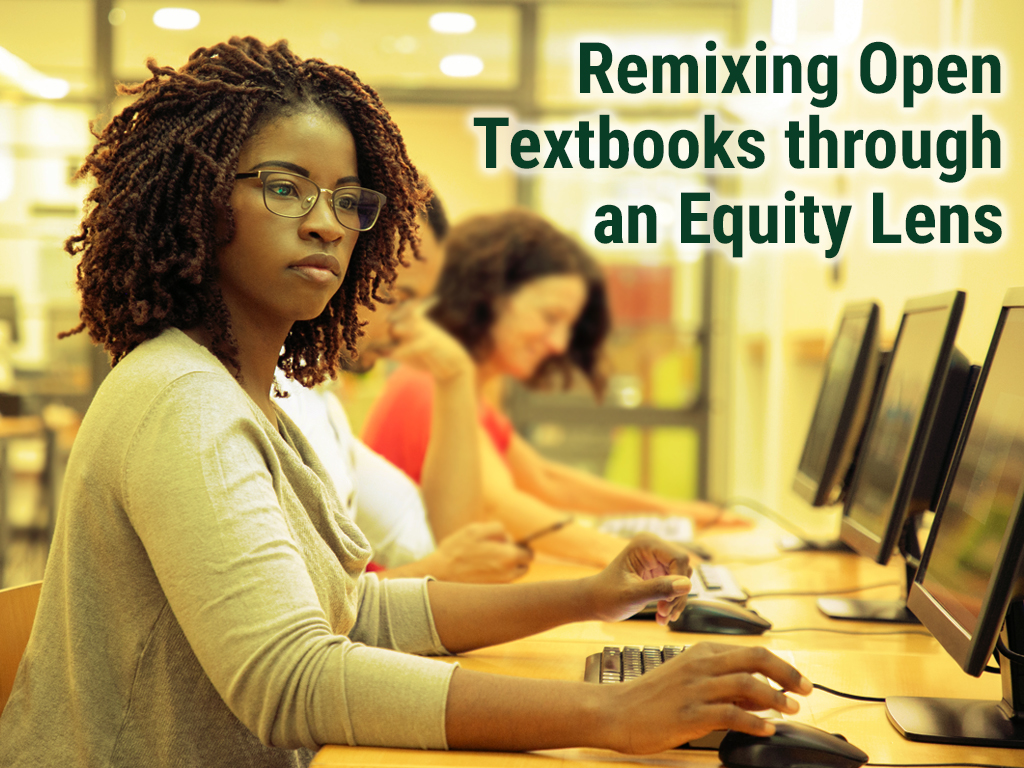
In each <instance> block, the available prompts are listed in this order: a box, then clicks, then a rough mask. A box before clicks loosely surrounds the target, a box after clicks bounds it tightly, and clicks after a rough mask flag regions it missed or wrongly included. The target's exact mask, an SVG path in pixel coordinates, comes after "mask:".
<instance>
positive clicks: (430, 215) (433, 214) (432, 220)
mask: <svg viewBox="0 0 1024 768" xmlns="http://www.w3.org/2000/svg"><path fill="white" fill-rule="evenodd" d="M426 219H427V224H429V225H430V229H431V231H432V232H433V233H434V237H436V238H437V242H439V243H440V242H443V241H444V239H445V238H446V237H447V236H448V214H447V213H445V210H444V205H442V204H441V198H440V197H438V196H437V194H436V193H434V192H432V193H431V195H430V199H429V200H428V201H427V215H426Z"/></svg>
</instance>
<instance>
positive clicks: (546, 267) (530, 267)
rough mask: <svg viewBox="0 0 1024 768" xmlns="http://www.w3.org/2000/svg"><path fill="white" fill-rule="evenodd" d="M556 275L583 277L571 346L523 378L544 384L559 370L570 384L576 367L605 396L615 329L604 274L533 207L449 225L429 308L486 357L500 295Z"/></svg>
mask: <svg viewBox="0 0 1024 768" xmlns="http://www.w3.org/2000/svg"><path fill="white" fill-rule="evenodd" d="M553 275H579V276H580V277H582V278H583V280H584V282H585V283H586V286H587V297H586V302H585V303H584V305H583V310H582V311H581V312H580V316H579V318H578V319H577V320H576V323H575V324H574V325H573V329H572V338H571V339H570V341H569V347H568V349H566V351H565V353H563V354H561V355H557V356H554V357H549V358H548V359H547V360H545V361H544V362H543V363H542V364H541V365H540V367H539V368H538V369H537V371H535V372H534V374H533V376H531V378H530V380H529V381H527V382H525V383H526V384H527V386H531V387H539V386H543V385H545V384H547V383H549V382H550V381H551V380H552V379H554V378H557V377H559V376H560V377H561V379H562V385H563V386H568V385H569V384H570V383H571V381H572V374H573V371H574V370H578V371H580V372H582V373H583V375H584V376H586V378H587V381H588V382H589V383H590V386H591V388H592V389H593V390H594V392H595V394H597V395H598V396H600V395H601V394H602V392H603V390H604V384H605V375H604V371H603V365H602V362H603V359H602V349H603V346H604V342H605V339H606V338H607V336H608V333H609V331H610V329H611V313H610V310H609V307H608V293H607V290H606V288H605V280H604V274H603V273H602V272H601V268H600V267H599V266H598V264H597V262H596V261H594V259H593V257H591V256H590V254H588V253H587V252H586V250H584V248H583V247H582V246H581V245H580V244H579V243H578V242H577V241H576V240H574V239H573V238H572V237H570V236H569V235H567V234H565V233H563V232H560V231H559V230H558V229H556V228H555V227H554V226H552V225H551V224H550V223H549V222H548V221H546V220H545V219H543V218H542V217H540V216H538V215H537V214H535V213H532V212H531V211H528V210H524V209H513V210H510V211H504V212H501V213H494V214H484V215H480V216H475V217H472V218H469V219H466V220H465V221H463V222H460V223H459V224H456V225H455V226H453V227H452V228H451V230H450V231H449V233H448V237H447V239H446V240H445V264H444V268H443V269H442V270H441V276H440V277H439V278H438V283H437V288H436V289H435V292H436V294H437V303H436V304H435V305H434V307H433V309H432V310H431V316H432V317H433V319H434V320H435V321H436V322H437V323H439V324H440V325H441V326H442V327H444V328H445V329H446V330H447V331H448V332H449V333H451V334H452V335H453V336H455V337H456V338H457V339H458V340H459V341H460V342H462V345H463V346H464V347H465V348H466V349H467V350H468V351H469V353H470V354H471V355H472V356H473V358H474V359H475V360H476V361H477V362H481V361H482V360H483V359H484V358H486V357H487V355H488V354H490V352H491V350H492V348H493V340H492V338H491V329H492V327H493V325H494V322H495V320H496V319H497V314H496V309H497V305H498V301H499V300H500V299H502V298H504V297H507V296H510V295H512V294H513V293H515V292H516V291H517V290H519V289H520V288H522V287H523V286H524V285H526V284H527V283H529V282H531V281H533V280H537V279H540V278H544V277H551V276H553Z"/></svg>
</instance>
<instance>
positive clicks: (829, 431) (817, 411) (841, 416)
mask: <svg viewBox="0 0 1024 768" xmlns="http://www.w3.org/2000/svg"><path fill="white" fill-rule="evenodd" d="M878 325H879V308H878V305H877V304H876V303H875V302H873V301H865V302H859V303H856V304H849V305H847V307H846V308H845V309H844V310H843V315H842V318H841V319H840V321H839V330H838V331H837V332H836V335H835V339H834V340H833V342H832V348H831V349H830V350H829V353H828V360H827V361H826V362H825V378H824V380H823V381H822V385H821V391H820V392H819V394H818V403H817V405H816V406H815V408H814V416H813V417H812V418H811V426H810V428H809V429H808V430H807V440H806V441H805V442H804V450H803V454H802V455H801V457H800V464H799V466H798V467H797V470H796V477H794V479H793V489H794V490H795V491H796V492H797V493H799V494H800V495H801V496H802V497H803V498H804V499H805V500H807V501H808V502H810V503H811V504H813V505H814V506H816V507H820V506H824V505H826V504H832V503H835V502H836V501H838V497H839V493H840V492H841V491H842V481H843V478H844V476H845V475H846V473H847V470H848V469H849V468H850V463H851V461H852V459H853V453H854V449H855V448H856V447H857V441H858V439H859V438H860V434H861V430H862V429H863V427H864V421H865V419H866V417H867V413H868V406H869V404H870V400H871V393H872V389H873V384H874V380H875V374H876V367H877V360H878Z"/></svg>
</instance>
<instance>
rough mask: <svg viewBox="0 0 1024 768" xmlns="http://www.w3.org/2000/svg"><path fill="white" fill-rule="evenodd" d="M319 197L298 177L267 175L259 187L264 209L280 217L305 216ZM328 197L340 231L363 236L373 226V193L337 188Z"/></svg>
mask: <svg viewBox="0 0 1024 768" xmlns="http://www.w3.org/2000/svg"><path fill="white" fill-rule="evenodd" d="M319 196H320V188H319V187H318V186H317V185H316V184H314V183H313V182H312V181H310V180H309V179H306V178H303V177H302V176H295V175H293V174H283V173H282V174H270V175H268V176H267V177H266V178H265V180H264V183H263V199H264V201H265V202H266V205H267V209H268V210H270V211H271V212H272V213H276V214H278V215H280V216H287V217H289V218H298V217H300V216H305V215H306V214H307V213H309V211H310V210H311V209H312V207H313V206H314V205H316V202H317V200H318V199H319ZM331 197H332V201H333V203H334V205H333V207H334V215H335V216H336V217H337V218H338V222H339V223H340V224H341V225H342V226H343V227H346V228H347V229H354V230H357V231H360V232H365V231H366V230H368V229H370V228H372V227H373V225H374V224H375V223H376V222H377V216H378V215H379V214H380V207H381V199H380V196H378V195H377V194H376V193H374V192H373V191H371V190H368V189H363V188H362V187H339V188H338V189H336V190H334V191H333V193H332V195H331Z"/></svg>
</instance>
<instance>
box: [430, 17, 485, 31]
mask: <svg viewBox="0 0 1024 768" xmlns="http://www.w3.org/2000/svg"><path fill="white" fill-rule="evenodd" d="M430 28H431V29H432V30H434V31H435V32H440V33H441V34H443V35H464V34H465V33H467V32H472V31H473V30H474V29H476V19H474V18H473V17H472V16H470V15H469V14H468V13H435V14H434V15H433V16H431V17H430Z"/></svg>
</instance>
